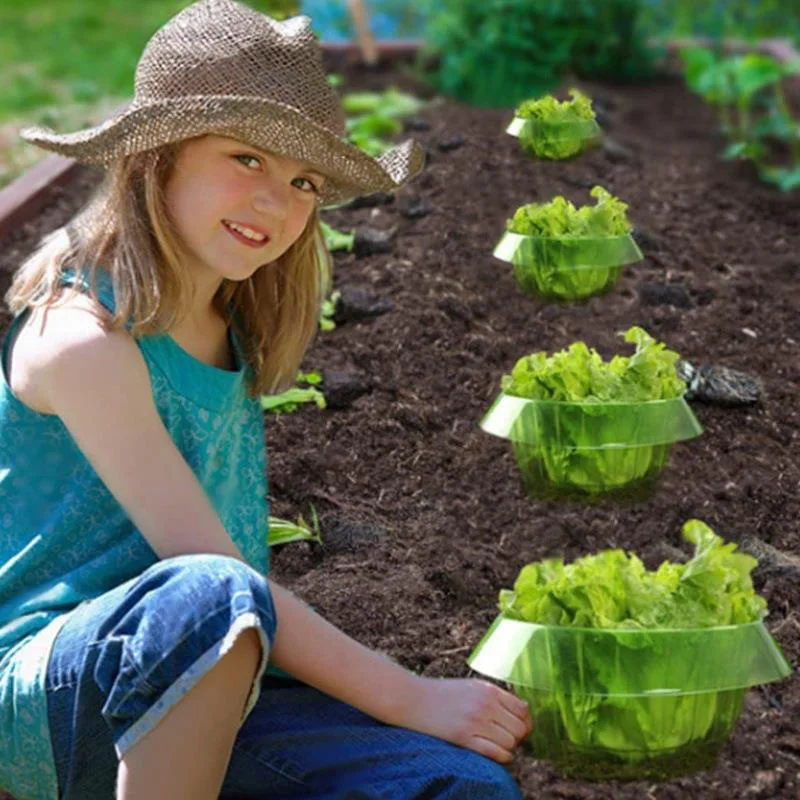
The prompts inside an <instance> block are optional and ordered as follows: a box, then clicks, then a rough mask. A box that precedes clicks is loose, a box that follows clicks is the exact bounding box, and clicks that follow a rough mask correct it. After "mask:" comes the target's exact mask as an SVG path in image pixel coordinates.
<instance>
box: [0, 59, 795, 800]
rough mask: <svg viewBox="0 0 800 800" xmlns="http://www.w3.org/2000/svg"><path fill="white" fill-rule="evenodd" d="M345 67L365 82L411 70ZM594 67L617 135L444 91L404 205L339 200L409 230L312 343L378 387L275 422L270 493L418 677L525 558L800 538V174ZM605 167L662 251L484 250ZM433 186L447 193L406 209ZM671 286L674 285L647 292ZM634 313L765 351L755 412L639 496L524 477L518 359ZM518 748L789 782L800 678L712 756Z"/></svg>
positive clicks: (560, 788)
mask: <svg viewBox="0 0 800 800" xmlns="http://www.w3.org/2000/svg"><path fill="white" fill-rule="evenodd" d="M349 74H350V76H351V82H350V84H349V85H350V86H352V87H358V88H365V87H368V86H384V85H388V84H389V83H391V82H392V81H393V79H394V78H395V77H396V76H395V75H394V74H393V73H391V72H388V71H385V72H383V73H377V74H371V75H370V74H365V73H364V72H361V73H359V72H358V71H354V70H350V72H349ZM404 85H406V86H407V85H408V83H407V82H406V83H404ZM584 88H585V89H587V90H588V91H589V92H590V94H591V95H592V96H593V97H595V98H596V99H597V100H600V101H602V105H603V107H604V109H607V110H608V119H607V120H605V122H606V132H607V134H608V136H610V137H611V139H612V144H611V145H610V146H607V147H606V148H603V147H598V148H596V149H593V150H590V151H588V152H586V153H584V154H583V155H581V156H579V157H578V158H577V159H575V160H573V161H569V162H560V163H559V162H535V161H530V160H527V159H526V158H525V157H524V156H523V155H522V153H521V152H520V150H519V147H518V142H517V140H516V139H514V138H512V137H510V136H507V135H504V134H503V129H504V127H505V125H506V123H507V122H508V121H509V119H510V112H509V111H508V110H505V111H502V110H478V109H473V108H469V107H466V106H463V105H458V104H454V103H449V102H442V103H438V104H433V105H431V106H430V107H428V108H427V109H426V110H425V111H424V112H423V113H422V114H421V115H420V117H421V119H422V120H423V121H427V122H429V123H430V125H429V127H428V128H427V129H425V127H426V126H425V125H424V124H416V125H414V127H415V128H416V131H415V133H414V135H415V136H417V137H418V138H419V139H420V140H421V141H422V142H423V143H424V144H425V146H426V147H427V149H428V152H429V154H430V159H429V162H428V165H427V167H426V169H425V171H424V174H423V175H421V176H420V177H419V178H418V179H417V180H416V181H415V182H414V183H413V184H411V185H410V186H409V187H407V188H406V189H404V190H403V191H401V192H400V193H399V196H398V197H397V199H396V200H395V202H393V203H388V204H381V205H377V206H374V207H362V208H359V209H357V210H347V209H339V210H336V211H334V212H330V213H328V214H327V220H328V221H329V222H330V223H332V224H333V225H335V226H336V227H339V228H349V227H354V226H356V225H370V226H373V227H376V228H378V229H382V230H394V231H395V238H394V248H393V251H392V252H391V253H389V254H385V253H384V254H378V255H371V256H363V257H357V256H356V255H355V254H337V256H336V269H335V284H336V286H337V287H340V288H341V287H343V286H354V287H357V288H361V289H366V290H369V291H370V292H372V293H375V294H377V295H379V296H380V297H381V298H384V299H388V300H390V301H391V310H390V311H388V313H384V314H382V315H381V316H378V317H376V318H374V319H367V320H362V321H349V322H346V323H343V324H341V325H339V326H337V328H336V329H335V330H333V331H332V332H328V333H323V334H321V335H320V336H319V338H318V339H317V342H316V343H315V345H314V346H313V348H312V349H311V351H310V352H309V354H308V356H307V358H306V361H305V364H304V366H305V368H307V369H315V368H316V369H319V368H323V367H328V368H330V369H332V370H340V371H345V372H356V373H360V374H362V375H366V376H368V378H369V383H370V384H371V387H372V389H371V391H370V392H368V393H366V394H363V395H361V396H360V397H358V399H356V400H355V401H353V402H352V405H350V406H349V408H347V409H346V410H337V411H332V410H329V411H320V410H318V409H317V408H316V407H313V406H309V407H306V408H302V409H301V410H300V411H298V412H296V413H294V414H290V415H283V416H270V417H269V419H268V440H269V441H268V444H269V452H270V459H271V462H270V481H271V484H270V486H271V491H270V494H271V498H272V502H273V513H275V514H277V515H279V516H285V517H292V518H293V517H295V516H296V515H297V514H299V513H303V514H304V515H306V517H308V512H309V507H310V505H311V504H313V505H314V506H315V507H316V509H317V511H318V512H319V513H320V517H321V522H322V535H323V539H324V540H325V542H326V544H325V546H317V545H305V544H299V545H289V546H286V547H284V548H283V549H281V550H279V551H276V552H275V553H274V569H275V575H276V577H277V578H278V579H279V580H280V581H282V582H283V583H284V584H285V585H287V586H288V587H290V588H291V589H293V590H294V591H296V592H297V593H298V594H300V595H301V596H302V597H304V598H305V599H306V600H308V601H309V602H311V603H312V604H313V605H314V606H315V607H316V608H317V609H318V610H319V611H320V612H322V613H323V614H324V615H325V616H326V617H327V618H328V619H330V620H332V621H333V622H334V623H336V624H338V625H339V626H341V627H342V628H343V629H344V630H345V631H347V632H348V633H349V634H351V635H353V636H354V637H356V638H357V639H359V640H361V641H362V642H364V643H366V644H368V645H370V646H372V647H375V648H377V649H379V650H381V651H384V652H386V653H388V654H389V655H390V656H392V657H393V658H395V659H397V660H398V661H400V662H401V663H403V664H404V665H406V666H407V667H409V668H411V669H413V670H417V671H419V672H421V673H423V674H425V675H429V676H450V677H457V676H466V675H468V674H469V671H468V669H467V667H466V665H465V658H466V657H467V655H468V654H469V652H470V650H471V649H472V647H473V646H474V645H475V644H476V643H477V642H478V641H479V639H480V638H481V636H482V634H483V633H484V631H485V630H486V628H487V626H488V624H489V623H490V622H491V620H492V619H493V618H494V616H495V609H496V600H497V592H498V590H499V589H500V588H501V587H509V586H510V585H511V584H512V582H513V580H514V578H515V576H516V574H517V572H518V571H519V569H520V568H521V567H522V566H523V565H524V564H525V563H527V562H530V561H533V560H537V559H541V558H543V557H546V556H564V557H566V558H569V559H571V558H574V557H576V556H579V555H581V554H584V553H588V552H595V551H597V550H600V549H603V548H609V547H624V548H627V549H630V550H633V551H636V552H637V553H639V554H640V555H641V556H642V557H643V558H644V559H645V561H646V562H647V563H648V564H650V565H655V564H657V563H658V562H659V561H660V560H662V559H663V558H667V557H670V555H671V554H674V553H675V548H676V547H678V548H682V549H684V551H686V548H685V547H683V545H682V543H681V539H680V526H681V524H682V523H683V522H684V521H685V520H687V519H689V518H692V517H697V518H700V519H703V520H705V521H706V522H708V523H709V524H710V525H711V526H712V527H713V528H715V530H717V532H719V533H720V534H722V535H723V536H725V537H726V538H728V539H731V540H734V541H737V542H740V541H742V540H743V539H745V537H752V536H755V537H757V538H758V539H760V540H761V541H763V542H765V543H768V544H770V545H772V546H773V547H775V548H777V549H778V550H779V551H782V552H783V553H784V554H785V553H789V554H797V553H798V552H800V523H798V518H800V499H798V497H799V495H798V490H800V466H799V465H798V461H799V460H800V459H798V448H797V439H798V435H797V429H798V411H797V402H798V392H797V390H798V384H799V383H800V317H798V310H797V309H798V308H800V225H799V224H798V219H800V193H795V194H794V196H782V195H780V194H778V193H776V192H775V191H773V190H771V189H770V188H768V187H766V186H762V185H760V184H758V183H757V182H756V181H755V179H754V177H753V175H752V174H751V173H750V171H749V170H748V169H747V168H746V167H744V166H739V165H736V164H732V163H729V162H723V161H721V160H720V159H719V153H720V151H721V149H722V146H723V143H722V142H721V140H720V139H719V138H718V137H717V135H716V133H715V125H714V115H713V113H712V112H711V111H710V110H709V109H708V108H706V107H705V106H704V105H703V104H702V102H701V101H699V100H698V99H696V98H694V97H692V96H689V95H688V94H687V93H686V92H685V91H684V89H683V88H682V87H681V86H680V85H679V83H677V82H674V81H672V80H663V81H660V82H655V83H650V84H647V85H641V86H624V87H620V86H615V87H612V86H609V85H605V84H604V85H593V84H591V83H586V84H584ZM459 137H462V138H463V143H462V144H460V145H458V144H456V146H453V144H454V143H456V142H458V139H459ZM442 144H444V145H445V146H444V147H442V146H441V145H442ZM95 180H96V179H95V178H94V177H92V176H91V175H90V174H88V173H87V174H85V175H84V176H82V177H81V178H80V179H79V180H78V181H76V183H75V184H74V185H73V186H71V187H69V188H68V189H67V190H65V191H59V192H58V194H57V196H56V197H55V199H54V202H53V204H52V205H51V207H49V208H48V209H46V210H45V211H44V212H43V213H42V214H41V215H40V216H39V217H38V218H37V219H35V220H33V221H32V222H31V223H29V224H28V225H26V226H23V227H22V228H21V229H20V230H18V231H16V232H14V234H12V235H11V236H9V237H8V238H7V240H6V241H5V242H4V243H2V247H0V288H2V289H5V288H6V286H7V284H8V280H9V273H10V272H11V271H12V270H13V269H14V268H15V267H16V266H17V264H18V263H19V261H20V259H21V258H22V257H23V256H24V255H25V254H26V253H27V252H29V251H30V250H31V249H32V248H33V247H34V245H35V243H36V241H37V237H38V236H40V235H41V234H42V233H44V232H45V231H48V230H50V229H52V228H53V227H55V226H57V225H59V224H62V223H63V222H64V221H65V220H66V219H67V218H68V216H69V215H70V214H71V213H72V212H73V211H74V210H75V209H76V208H77V207H78V205H79V204H80V203H81V202H82V201H83V200H84V199H85V198H86V196H87V192H88V191H89V190H90V188H91V186H92V185H93V183H94V181H95ZM596 183H599V184H602V185H603V186H605V187H606V188H608V189H609V190H611V191H612V192H614V193H615V194H617V195H618V196H619V197H621V198H622V199H623V200H624V201H626V202H627V203H629V205H630V211H629V214H630V217H631V219H632V221H633V222H634V224H635V226H636V228H637V229H638V232H639V240H640V242H641V246H642V249H643V251H644V253H645V256H646V258H645V260H644V261H643V262H640V263H638V264H635V265H632V266H630V267H626V268H625V269H624V271H623V274H622V278H621V280H620V282H619V284H618V286H617V287H616V288H615V289H614V290H613V291H612V292H611V293H610V294H609V295H607V296H606V297H601V298H595V299H592V300H589V301H588V302H586V303H583V304H569V305H553V304H546V303H543V302H539V301H535V300H532V299H530V298H529V297H527V296H525V295H524V294H522V292H521V291H520V290H519V289H518V288H517V286H516V284H515V282H514V280H513V277H512V275H511V269H510V266H509V265H507V264H504V263H501V262H499V261H496V260H494V259H493V258H492V256H491V251H492V248H493V246H494V244H495V242H496V241H497V239H498V238H499V236H500V234H501V232H502V230H503V225H504V222H505V220H506V219H507V218H508V217H509V216H510V215H511V213H512V212H513V211H514V209H515V208H516V207H517V206H519V205H521V204H523V203H525V202H530V201H545V200H548V199H550V198H552V197H553V196H554V195H556V194H563V195H566V196H567V197H568V198H570V199H571V200H572V201H573V202H576V203H581V204H583V203H587V202H590V198H589V196H588V190H589V188H590V187H591V186H592V185H594V184H596ZM419 201H424V206H423V207H426V208H429V209H432V210H431V211H430V213H427V214H424V215H419V216H417V215H414V214H408V209H409V208H413V207H415V206H416V207H419V205H420V202H419ZM651 284H652V285H658V284H661V285H662V287H661V290H660V291H656V289H648V288H646V287H647V286H648V285H651ZM664 284H666V285H669V286H670V287H672V289H671V291H667V292H664V291H663V285H664ZM656 295H658V296H659V297H664V298H667V299H669V298H670V297H674V298H679V300H680V302H673V303H670V302H658V303H655V304H654V303H653V299H652V298H653V297H654V296H656ZM5 319H6V321H7V316H6V317H5ZM633 324H637V325H641V326H643V327H644V328H646V329H647V330H648V331H649V332H651V333H652V334H653V335H655V336H656V337H658V338H659V339H661V340H663V341H665V342H666V343H667V344H668V346H669V347H670V348H672V349H675V350H677V351H678V352H680V353H681V355H682V356H683V357H684V358H685V359H687V360H689V361H690V362H692V363H694V364H704V363H719V364H724V365H727V366H728V367H733V368H736V369H740V370H745V371H749V372H752V373H754V374H755V375H757V376H758V377H760V378H761V379H762V380H763V382H764V386H765V390H766V392H765V397H764V398H763V399H762V401H761V402H760V403H759V404H758V405H756V406H753V407H751V408H745V409H741V408H739V409H735V408H721V407H714V406H707V405H706V406H704V405H699V404H698V405H696V407H695V411H696V413H697V415H698V417H699V419H700V420H701V422H702V423H703V425H704V427H705V433H704V434H703V436H702V437H700V438H699V439H696V440H694V441H691V442H688V443H685V444H682V445H677V446H676V447H675V448H674V450H673V453H672V458H671V460H670V463H669V465H668V467H667V469H666V471H665V474H664V477H663V480H662V482H661V484H660V486H659V488H658V489H657V491H656V494H655V496H654V497H653V498H652V499H650V500H649V501H647V502H644V503H641V504H639V505H635V506H632V507H624V508H613V507H612V508H604V507H581V506H559V505H554V504H545V503H540V502H535V501H533V500H531V499H529V498H527V497H526V496H525V495H524V494H523V493H522V491H521V487H520V481H519V477H518V474H517V471H516V466H515V464H514V461H513V459H512V455H511V450H510V446H509V444H508V442H505V441H502V440H500V439H497V438H494V437H492V436H489V435H488V434H485V433H483V432H482V431H481V430H480V429H479V428H478V426H477V423H478V420H479V419H480V418H481V416H482V414H483V413H484V411H485V410H486V409H487V408H488V406H489V404H490V403H491V401H492V400H493V398H494V397H495V395H496V394H497V391H498V385H499V380H500V377H501V375H503V374H504V373H505V372H508V371H510V369H511V367H512V366H513V364H514V363H515V361H516V359H517V358H518V357H520V356H522V355H524V354H527V353H530V352H532V351H535V350H548V351H553V350H557V349H561V348H563V347H565V346H567V345H568V344H570V343H571V342H573V341H575V340H578V339H583V340H584V341H586V342H587V343H589V344H591V345H593V346H596V347H597V348H598V349H599V350H600V351H601V352H602V353H603V354H604V355H606V356H609V355H610V354H612V353H614V352H616V351H618V350H620V349H622V343H621V340H620V339H619V338H618V337H617V335H616V334H617V333H618V332H619V331H623V330H625V329H627V328H628V327H629V326H630V325H633ZM793 450H794V456H793V454H792V451H793ZM756 579H757V588H758V590H759V591H760V592H761V593H762V594H763V595H764V596H765V597H766V598H767V600H768V601H769V606H770V616H769V627H770V629H771V630H772V632H773V634H774V636H775V638H776V639H777V641H778V642H779V643H780V644H781V646H782V647H783V649H784V651H785V653H786V655H787V657H788V658H789V659H790V660H791V661H792V663H793V665H795V666H796V665H797V661H798V655H800V614H798V604H799V603H800V576H799V575H798V571H797V570H796V569H795V570H792V569H789V568H787V569H786V570H782V569H776V570H772V571H767V570H764V571H762V572H761V573H760V574H759V573H756ZM512 769H513V773H514V775H515V776H516V777H517V778H518V780H519V782H520V784H521V785H522V787H523V789H524V793H525V796H526V797H529V798H591V799H592V800H594V799H595V798H609V799H610V798H615V800H617V799H621V798H643V797H648V798H659V800H660V799H662V798H664V799H666V798H707V799H709V800H711V798H720V799H721V800H722V799H724V800H730V798H744V797H763V798H779V797H780V798H795V797H797V796H798V794H800V776H799V774H798V773H799V772H800V683H799V682H798V681H797V680H794V679H790V680H787V681H784V682H783V683H780V684H771V685H768V686H766V687H763V688H757V689H754V690H752V691H751V692H750V693H749V695H748V697H747V701H746V708H745V711H744V713H743V714H742V716H741V718H740V720H739V722H738V724H737V727H736V730H735V733H734V735H733V737H732V738H731V740H730V742H729V743H728V744H727V745H726V746H725V748H724V751H723V753H722V756H721V758H720V760H719V763H718V765H717V766H716V768H715V769H713V770H711V771H708V772H704V773H701V774H698V775H695V776H693V777H689V778H684V779H681V780H676V781H673V782H668V783H663V784H654V785H650V784H645V783H638V784H624V785H623V784H591V783H588V782H579V781H571V780H566V779H563V778H562V777H560V776H559V774H558V773H557V772H556V771H555V770H554V769H553V768H551V766H549V765H548V764H546V763H542V762H538V761H535V760H534V759H533V758H531V757H530V756H529V755H527V754H524V753H520V754H519V755H518V756H517V758H516V760H515V763H514V765H513V767H512Z"/></svg>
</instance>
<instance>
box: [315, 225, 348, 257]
mask: <svg viewBox="0 0 800 800" xmlns="http://www.w3.org/2000/svg"><path fill="white" fill-rule="evenodd" d="M319 225H320V227H321V228H322V235H323V236H324V237H325V245H326V247H327V248H328V250H329V251H330V252H331V253H333V252H335V251H336V250H346V251H347V252H348V253H349V252H350V251H351V250H352V249H353V244H354V243H355V240H356V234H355V231H352V230H351V231H350V232H349V233H344V232H342V231H337V230H336V228H333V227H331V226H330V225H328V223H327V222H325V221H323V220H320V221H319Z"/></svg>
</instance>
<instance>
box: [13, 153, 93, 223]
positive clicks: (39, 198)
mask: <svg viewBox="0 0 800 800" xmlns="http://www.w3.org/2000/svg"><path fill="white" fill-rule="evenodd" d="M77 168H78V164H77V162H76V161H74V160H73V159H71V158H64V157H63V156H60V155H57V154H55V153H53V154H52V155H49V156H47V157H46V158H44V159H42V160H41V161H40V162H39V163H37V164H34V165H33V166H32V167H31V168H30V169H29V170H26V171H25V172H23V173H22V175H20V176H19V177H18V178H17V179H16V180H15V181H13V182H12V183H10V184H9V185H8V186H6V187H5V188H4V189H3V190H2V191H0V238H2V237H3V236H5V234H6V233H8V231H10V230H11V229H12V228H13V227H14V226H15V225H21V224H22V223H23V222H25V221H26V220H28V219H30V218H31V217H33V216H34V215H35V214H36V212H37V211H39V209H40V208H41V207H42V206H43V205H44V204H45V203H46V202H47V200H48V196H49V194H50V191H51V190H52V188H53V187H54V186H57V185H59V184H61V183H65V182H66V181H68V180H69V179H70V178H71V177H72V175H73V174H74V172H75V170H76V169H77Z"/></svg>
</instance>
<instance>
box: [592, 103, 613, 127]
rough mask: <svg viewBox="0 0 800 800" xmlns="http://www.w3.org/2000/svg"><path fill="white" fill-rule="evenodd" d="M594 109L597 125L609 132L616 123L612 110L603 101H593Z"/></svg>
mask: <svg viewBox="0 0 800 800" xmlns="http://www.w3.org/2000/svg"><path fill="white" fill-rule="evenodd" d="M592 109H593V110H594V116H595V119H596V120H597V124H598V125H599V126H600V127H601V128H603V130H608V129H609V128H611V126H612V125H613V123H614V119H613V116H612V114H611V110H610V109H609V107H608V106H607V105H606V103H605V102H604V101H603V100H597V99H594V100H592Z"/></svg>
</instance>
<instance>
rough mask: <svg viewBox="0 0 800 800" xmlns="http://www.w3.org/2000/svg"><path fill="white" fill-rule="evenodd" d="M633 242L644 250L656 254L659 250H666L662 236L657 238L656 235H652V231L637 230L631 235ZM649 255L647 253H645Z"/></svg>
mask: <svg viewBox="0 0 800 800" xmlns="http://www.w3.org/2000/svg"><path fill="white" fill-rule="evenodd" d="M631 236H632V237H633V240H634V241H635V242H636V244H638V245H639V247H641V248H642V250H645V251H650V252H656V251H658V250H663V249H664V240H663V239H662V238H661V237H660V236H656V234H654V233H652V232H651V231H645V230H642V229H641V228H636V230H634V231H633V233H631ZM645 255H647V253H645Z"/></svg>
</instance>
